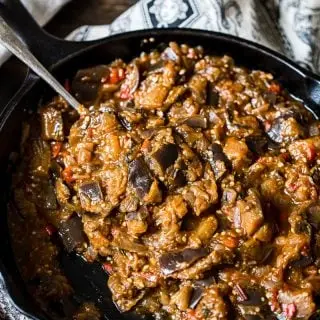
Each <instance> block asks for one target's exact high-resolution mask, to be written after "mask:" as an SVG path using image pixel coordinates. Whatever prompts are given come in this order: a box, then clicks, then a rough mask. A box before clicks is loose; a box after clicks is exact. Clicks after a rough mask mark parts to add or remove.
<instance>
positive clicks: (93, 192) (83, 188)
mask: <svg viewBox="0 0 320 320" xmlns="http://www.w3.org/2000/svg"><path fill="white" fill-rule="evenodd" d="M79 198H80V201H81V205H82V207H83V208H84V209H85V210H87V211H89V212H97V213H98V212H99V211H100V210H101V208H100V206H101V205H102V201H103V196H102V192H101V189H100V185H99V183H98V182H97V181H89V182H85V183H83V184H82V185H80V186H79Z"/></svg>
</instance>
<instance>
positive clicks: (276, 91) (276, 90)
mask: <svg viewBox="0 0 320 320" xmlns="http://www.w3.org/2000/svg"><path fill="white" fill-rule="evenodd" d="M269 91H270V92H272V93H274V94H279V93H280V86H279V85H278V84H277V83H274V82H273V83H271V85H270V87H269Z"/></svg>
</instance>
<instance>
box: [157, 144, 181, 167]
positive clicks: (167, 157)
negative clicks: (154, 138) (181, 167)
mask: <svg viewBox="0 0 320 320" xmlns="http://www.w3.org/2000/svg"><path fill="white" fill-rule="evenodd" d="M178 155H179V151H178V147H177V145H175V144H173V143H168V144H165V145H164V146H162V147H161V148H160V149H159V150H157V151H156V152H155V153H154V154H153V158H154V159H155V160H156V161H157V162H158V164H159V165H160V167H161V169H162V170H163V171H165V170H167V169H168V168H169V167H170V166H172V165H173V164H174V163H175V161H176V160H177V159H178Z"/></svg>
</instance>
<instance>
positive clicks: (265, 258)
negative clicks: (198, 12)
mask: <svg viewBox="0 0 320 320" xmlns="http://www.w3.org/2000/svg"><path fill="white" fill-rule="evenodd" d="M150 44H153V42H152V40H151V39H150ZM101 57H103V54H102V55H101ZM106 63H108V61H106ZM66 89H70V88H69V85H68V82H67V83H66ZM71 92H72V93H73V94H74V95H75V96H76V98H77V99H79V101H80V102H82V103H83V105H84V108H86V109H87V113H86V115H81V116H80V115H78V114H76V112H75V111H74V110H72V109H71V108H70V107H69V106H68V105H67V103H65V101H63V99H62V98H59V97H55V98H54V99H53V100H52V102H50V103H49V104H47V105H45V106H43V107H41V108H40V109H39V113H36V114H34V115H31V116H30V117H31V119H30V121H28V120H27V119H26V122H28V123H27V125H26V126H25V127H24V130H23V137H22V144H21V153H22V154H21V163H18V164H17V165H18V167H17V172H16V173H15V174H14V177H13V179H12V193H13V200H12V201H11V202H10V206H9V209H10V213H9V214H8V219H9V225H10V228H11V230H12V237H11V240H12V243H13V247H14V248H15V251H16V255H17V259H16V260H17V262H18V267H19V270H20V272H21V274H22V276H23V277H24V279H25V280H26V283H28V286H29V284H30V286H31V287H30V292H34V295H35V298H36V300H37V302H39V305H41V306H44V308H45V309H46V310H45V311H47V310H49V309H50V303H51V304H52V301H54V302H56V301H58V302H59V303H60V301H66V300H68V299H69V300H70V299H71V297H72V295H73V291H72V288H71V287H70V285H69V284H68V281H67V279H66V278H65V276H64V275H63V271H62V270H61V265H60V263H59V261H58V258H60V257H66V256H67V257H69V258H71V259H73V255H74V254H76V255H81V257H83V258H84V261H87V262H88V263H93V265H92V266H94V268H96V267H98V268H100V267H101V270H100V271H101V272H102V273H103V272H105V273H106V274H105V276H106V277H108V281H106V280H105V281H102V283H101V286H107V285H108V287H109V289H110V291H111V294H112V299H113V301H114V303H115V305H116V306H117V308H118V309H119V311H121V312H127V311H132V312H134V311H137V312H138V313H143V314H152V316H153V317H154V318H155V319H159V320H160V319H174V320H217V319H219V320H227V319H237V320H240V319H241V320H243V319H247V320H271V319H272V320H276V319H278V318H279V319H280V317H281V319H282V318H283V319H287V320H289V319H290V320H294V319H306V320H307V319H309V317H310V316H312V317H314V314H315V311H316V310H317V309H319V308H320V304H319V301H318V300H319V299H318V297H319V295H320V277H319V267H320V200H319V197H320V136H319V134H320V129H319V128H320V126H319V123H320V122H319V120H315V119H314V118H313V116H312V114H311V113H310V112H309V111H308V110H307V109H305V108H304V105H303V104H302V103H301V102H299V101H296V100H295V99H294V98H293V96H291V95H290V94H289V93H288V92H287V91H286V90H285V89H284V88H282V87H281V85H280V84H279V83H278V82H277V81H275V80H274V78H273V75H271V74H269V73H266V72H263V71H259V70H248V69H245V68H242V67H239V66H236V65H235V63H234V61H233V59H232V58H231V57H228V56H220V57H215V56H211V55H209V54H208V53H206V52H205V51H204V50H203V49H202V48H200V47H194V48H193V47H190V46H188V45H185V44H177V43H174V42H171V43H169V45H168V46H167V45H166V44H161V45H159V46H157V49H156V50H154V51H152V52H143V53H141V55H139V56H137V57H134V58H133V59H132V60H131V61H123V60H121V59H117V60H115V61H113V62H110V63H109V64H108V65H99V66H95V67H92V68H88V69H83V70H80V71H78V72H77V73H76V76H75V78H74V79H73V80H72V86H71ZM11 211H12V212H11ZM57 236H60V240H61V241H57V240H59V237H57ZM61 243H62V244H63V246H62V245H60V244H61ZM61 250H66V251H67V253H68V254H67V255H64V254H60V252H61ZM71 252H74V253H73V254H71V255H70V254H69V253H71ZM84 261H83V262H82V263H83V264H82V266H85V262H84ZM90 268H91V267H90ZM89 277H90V275H89ZM38 279H41V281H39V280H38ZM43 279H45V281H44V280H43ZM57 279H58V281H57ZM97 279H98V278H97ZM88 280H89V281H91V279H88ZM72 283H73V281H72ZM94 286H98V287H99V286H100V284H99V283H95V284H94ZM105 289H106V290H108V288H107V287H106V288H105ZM94 290H95V289H94ZM71 300H73V298H72V299H71ZM47 306H48V308H47ZM71 313H72V311H71V312H70V316H68V319H69V318H70V319H71V318H74V319H78V318H79V319H80V318H81V319H91V318H92V319H100V316H102V315H99V314H98V312H97V310H96V308H95V307H94V306H93V305H92V304H90V302H89V303H85V304H84V305H83V306H80V307H79V311H78V312H77V313H76V314H71ZM130 316H131V315H130ZM58 318H59V319H60V318H62V317H58Z"/></svg>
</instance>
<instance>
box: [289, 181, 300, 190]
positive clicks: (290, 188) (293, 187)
mask: <svg viewBox="0 0 320 320" xmlns="http://www.w3.org/2000/svg"><path fill="white" fill-rule="evenodd" d="M298 187H299V186H298V184H296V183H290V184H289V185H288V189H289V191H290V192H295V191H296V190H297V189H298Z"/></svg>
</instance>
